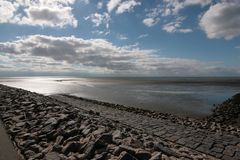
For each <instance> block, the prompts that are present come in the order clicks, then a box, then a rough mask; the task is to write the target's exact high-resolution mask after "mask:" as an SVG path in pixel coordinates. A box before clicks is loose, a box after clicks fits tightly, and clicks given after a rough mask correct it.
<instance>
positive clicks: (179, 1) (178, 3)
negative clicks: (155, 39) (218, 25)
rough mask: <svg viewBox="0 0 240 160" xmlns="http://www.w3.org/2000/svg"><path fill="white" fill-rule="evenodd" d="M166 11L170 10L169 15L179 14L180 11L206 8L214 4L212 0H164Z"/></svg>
mask: <svg viewBox="0 0 240 160" xmlns="http://www.w3.org/2000/svg"><path fill="white" fill-rule="evenodd" d="M163 2H164V3H165V5H164V6H165V10H166V9H168V12H169V14H175V15H176V14H178V13H179V11H180V10H182V9H184V8H186V7H189V6H193V5H200V6H206V5H209V4H211V3H212V0H163Z"/></svg>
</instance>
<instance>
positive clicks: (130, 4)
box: [116, 0, 141, 14]
mask: <svg viewBox="0 0 240 160" xmlns="http://www.w3.org/2000/svg"><path fill="white" fill-rule="evenodd" d="M139 5H141V2H137V1H135V0H128V1H125V2H122V3H121V4H120V5H119V6H118V8H117V11H116V13H117V14H122V13H124V12H130V11H133V9H134V7H136V6H139Z"/></svg>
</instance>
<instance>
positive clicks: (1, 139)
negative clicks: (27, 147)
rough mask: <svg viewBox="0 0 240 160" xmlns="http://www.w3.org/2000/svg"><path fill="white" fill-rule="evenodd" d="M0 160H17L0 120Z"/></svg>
mask: <svg viewBox="0 0 240 160" xmlns="http://www.w3.org/2000/svg"><path fill="white" fill-rule="evenodd" d="M0 160H19V157H18V155H17V152H16V151H15V150H14V148H13V144H12V142H11V140H10V139H9V137H8V135H7V133H6V131H5V130H4V127H3V124H2V122H1V120H0Z"/></svg>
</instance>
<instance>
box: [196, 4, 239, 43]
mask: <svg viewBox="0 0 240 160" xmlns="http://www.w3.org/2000/svg"><path fill="white" fill-rule="evenodd" d="M199 25H200V26H201V28H202V29H203V31H205V33H206V34H207V37H208V38H210V39H213V38H225V39H226V40H229V39H232V38H234V37H237V36H239V35H240V3H239V1H231V2H229V1H228V2H221V3H217V4H215V5H213V6H211V7H210V8H209V10H207V11H206V12H205V13H204V14H203V16H202V17H201V18H200V22H199Z"/></svg>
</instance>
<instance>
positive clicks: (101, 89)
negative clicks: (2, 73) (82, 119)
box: [0, 77, 240, 117]
mask: <svg viewBox="0 0 240 160" xmlns="http://www.w3.org/2000/svg"><path fill="white" fill-rule="evenodd" d="M0 83H1V84H5V85H8V86H13V87H17V88H23V89H26V90H29V91H33V92H37V93H41V94H45V95H51V94H57V93H66V94H71V95H75V96H80V97H85V98H90V99H97V100H101V101H106V102H112V103H118V104H124V105H128V106H134V107H140V108H144V109H149V110H156V111H160V112H167V113H173V114H177V115H187V116H192V117H193V116H194V117H195V116H198V117H202V116H206V115H208V114H210V112H211V109H212V108H213V104H218V103H221V102H223V101H224V100H226V99H227V98H230V97H231V96H233V95H234V94H236V93H239V92H240V78H174V77H172V78H74V77H16V78H0Z"/></svg>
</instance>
